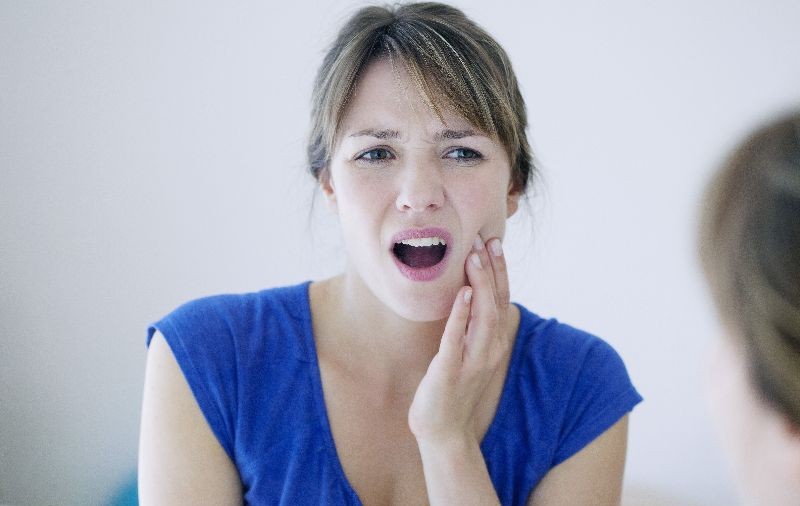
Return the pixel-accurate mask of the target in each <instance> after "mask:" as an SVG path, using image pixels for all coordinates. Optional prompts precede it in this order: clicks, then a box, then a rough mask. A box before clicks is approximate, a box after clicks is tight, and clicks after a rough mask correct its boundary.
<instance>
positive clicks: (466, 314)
mask: <svg viewBox="0 0 800 506" xmlns="http://www.w3.org/2000/svg"><path fill="white" fill-rule="evenodd" d="M464 269H465V271H466V274H467V279H468V282H469V285H470V286H466V287H462V288H461V289H460V290H459V291H458V294H457V295H456V300H455V302H454V303H453V309H452V311H451V312H450V317H449V318H448V320H447V324H446V326H445V330H444V334H443V335H442V341H441V344H440V346H439V352H438V353H437V354H436V356H435V357H434V358H433V360H432V361H431V364H430V366H429V367H428V371H427V373H426V374H425V376H424V377H423V378H422V381H421V382H420V384H419V387H417V392H416V394H415V396H414V400H413V402H412V404H411V408H410V410H409V415H408V421H409V427H410V428H411V431H412V432H413V433H414V435H415V436H416V438H417V440H418V441H419V440H423V439H424V440H426V441H447V440H450V439H453V438H474V439H476V440H478V441H477V442H480V441H479V438H480V437H481V436H482V435H481V434H477V433H476V413H477V411H478V407H479V404H480V400H481V397H482V395H483V393H484V391H485V389H486V387H487V386H488V384H489V382H490V380H491V379H492V377H493V376H494V373H495V371H496V370H497V368H498V367H499V365H500V364H501V363H502V362H503V358H504V357H505V356H506V354H507V353H509V351H510V349H511V342H510V340H509V338H508V336H507V330H506V316H507V313H508V304H509V290H508V274H507V271H506V264H505V257H504V255H503V252H502V246H501V245H500V240H499V239H492V240H490V241H488V242H487V243H484V242H483V239H482V238H480V237H477V238H476V241H475V245H474V246H473V251H472V252H471V253H470V254H469V255H467V259H466V262H465V265H464Z"/></svg>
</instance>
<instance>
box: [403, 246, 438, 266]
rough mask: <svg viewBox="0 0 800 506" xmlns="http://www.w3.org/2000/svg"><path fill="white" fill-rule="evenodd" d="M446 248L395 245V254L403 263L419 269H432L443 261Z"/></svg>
mask: <svg viewBox="0 0 800 506" xmlns="http://www.w3.org/2000/svg"><path fill="white" fill-rule="evenodd" d="M446 248H447V247H446V246H442V245H439V246H409V245H407V244H402V243H400V244H397V245H395V248H394V252H395V255H397V258H399V259H400V261H401V262H403V263H404V264H406V265H408V266H409V267H414V268H417V269H424V268H426V267H432V266H434V265H436V264H438V263H439V262H441V261H442V258H443V257H444V252H445V249H446Z"/></svg>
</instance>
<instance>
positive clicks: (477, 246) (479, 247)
mask: <svg viewBox="0 0 800 506" xmlns="http://www.w3.org/2000/svg"><path fill="white" fill-rule="evenodd" d="M472 248H473V249H474V250H475V251H480V250H482V249H483V241H482V240H481V237H480V236H477V237H475V242H473V243H472Z"/></svg>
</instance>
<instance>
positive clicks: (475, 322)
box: [464, 252, 497, 360]
mask: <svg viewBox="0 0 800 506" xmlns="http://www.w3.org/2000/svg"><path fill="white" fill-rule="evenodd" d="M466 270H467V276H468V278H469V283H470V285H471V286H472V288H473V289H474V293H473V295H472V299H473V300H472V312H471V314H470V320H469V324H468V326H467V336H466V339H465V346H466V347H465V350H464V354H465V360H467V359H468V356H475V357H482V356H483V355H484V354H485V353H486V351H487V349H488V347H489V345H490V344H491V343H492V340H493V339H495V335H496V333H497V305H496V303H495V300H494V290H493V288H492V282H491V277H492V272H491V266H490V265H488V264H484V263H483V262H481V260H480V255H478V254H477V253H475V252H473V253H470V255H469V256H468V257H467V267H466ZM479 360H480V358H479Z"/></svg>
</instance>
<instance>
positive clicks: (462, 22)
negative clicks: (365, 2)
mask: <svg viewBox="0 0 800 506" xmlns="http://www.w3.org/2000/svg"><path fill="white" fill-rule="evenodd" d="M380 58H387V59H389V60H390V61H391V63H392V68H394V69H398V68H400V67H399V66H400V65H402V66H403V68H405V70H406V71H407V72H408V75H409V76H411V79H412V81H413V82H414V85H415V88H416V89H417V91H418V92H419V93H420V95H421V97H422V99H423V100H424V101H425V103H426V104H427V105H428V106H429V107H430V108H431V109H432V110H433V111H434V112H435V113H436V115H437V116H438V117H439V118H440V119H443V117H444V116H443V113H442V108H443V107H450V108H452V109H453V110H454V111H455V112H457V113H459V114H460V115H461V116H463V117H464V118H465V119H466V120H467V121H469V122H470V123H471V124H473V125H474V126H475V127H477V128H480V129H481V130H483V131H484V132H485V133H487V134H489V135H491V136H493V137H495V138H497V139H498V140H499V141H500V142H501V143H502V145H503V146H504V147H505V148H506V151H507V154H508V158H509V160H510V162H511V181H512V185H513V186H512V188H513V189H514V190H515V191H519V192H522V193H524V192H525V190H526V189H527V187H528V183H529V181H531V180H532V179H533V177H534V172H533V170H534V169H533V163H532V160H531V158H532V157H531V152H530V146H529V144H528V139H527V137H526V134H525V128H526V126H527V114H526V111H525V102H524V100H523V99H522V94H521V93H520V91H519V86H518V85H517V79H516V76H515V75H514V71H513V70H512V68H511V62H510V61H509V59H508V56H507V55H506V53H505V51H504V50H503V48H501V47H500V45H499V44H498V43H497V42H496V41H495V40H494V39H493V38H492V37H491V36H490V35H489V34H488V33H486V32H485V31H484V30H483V29H482V28H481V27H479V26H478V25H477V24H475V23H473V22H472V21H471V20H470V19H468V18H467V17H466V16H465V15H464V13H462V12H461V11H460V10H458V9H456V8H454V7H450V6H447V5H443V4H439V3H432V2H425V3H412V4H404V5H393V6H386V7H378V6H371V7H364V8H362V9H360V10H359V11H357V12H356V13H355V14H354V15H353V16H352V17H351V18H350V19H349V20H348V21H347V22H346V23H345V25H344V26H343V27H342V29H341V31H340V32H339V34H338V36H337V37H336V39H335V41H334V42H333V44H332V45H331V47H330V49H329V50H328V52H327V54H326V55H325V58H324V60H323V62H322V66H321V67H320V69H319V71H318V73H317V77H316V80H315V82H314V91H313V96H312V109H311V134H310V137H309V142H308V147H307V150H308V165H309V170H310V171H311V174H312V175H313V176H314V177H315V178H316V179H317V180H319V179H320V178H324V177H326V175H327V170H328V163H329V162H330V157H331V153H332V151H333V149H334V143H335V141H336V136H337V134H338V130H339V127H340V124H341V121H342V118H343V116H344V113H345V110H346V107H347V104H348V101H349V99H350V98H351V97H352V95H353V92H354V90H355V87H356V83H357V81H358V79H359V77H360V76H361V74H362V73H363V71H364V69H365V68H366V66H367V65H368V64H369V63H371V62H372V61H374V60H377V59H380ZM396 71H397V70H396Z"/></svg>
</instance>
